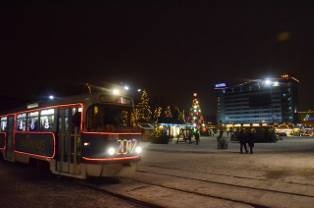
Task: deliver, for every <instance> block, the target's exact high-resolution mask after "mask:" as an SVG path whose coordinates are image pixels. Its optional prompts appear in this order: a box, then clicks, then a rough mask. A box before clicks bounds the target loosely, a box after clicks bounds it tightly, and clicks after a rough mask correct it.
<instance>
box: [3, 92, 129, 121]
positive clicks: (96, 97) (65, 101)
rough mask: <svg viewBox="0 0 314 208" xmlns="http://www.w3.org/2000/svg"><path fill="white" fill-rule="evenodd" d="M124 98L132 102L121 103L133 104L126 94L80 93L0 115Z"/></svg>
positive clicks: (108, 102) (38, 102) (34, 103)
mask: <svg viewBox="0 0 314 208" xmlns="http://www.w3.org/2000/svg"><path fill="white" fill-rule="evenodd" d="M108 98H109V99H108ZM122 98H124V99H127V100H129V102H130V103H128V104H127V103H120V104H121V105H126V106H132V105H133V99H132V98H131V97H129V96H125V95H119V96H116V95H112V94H110V93H106V92H101V93H93V94H92V95H90V94H80V95H74V96H68V97H62V98H55V99H54V100H45V101H37V102H32V103H26V104H25V105H24V106H23V107H19V108H15V109H12V110H6V111H2V112H0V116H1V115H5V114H13V113H16V112H22V111H32V110H36V109H41V108H49V107H50V106H59V105H70V104H80V103H81V104H88V103H106V104H110V103H112V104H119V103H118V102H114V100H116V99H122ZM100 99H104V100H102V101H101V100H100ZM111 100H112V101H111Z"/></svg>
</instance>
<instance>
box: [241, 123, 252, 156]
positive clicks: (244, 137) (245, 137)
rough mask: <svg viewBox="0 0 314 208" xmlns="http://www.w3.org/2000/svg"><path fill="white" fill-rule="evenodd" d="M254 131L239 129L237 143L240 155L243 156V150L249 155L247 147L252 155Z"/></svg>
mask: <svg viewBox="0 0 314 208" xmlns="http://www.w3.org/2000/svg"><path fill="white" fill-rule="evenodd" d="M255 133H256V132H255V129H245V128H243V129H240V132H239V135H238V137H239V141H240V153H241V154H243V148H244V150H245V153H249V151H248V148H247V145H248V146H249V148H250V153H251V154H253V153H254V151H253V150H254V140H255Z"/></svg>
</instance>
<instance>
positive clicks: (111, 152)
mask: <svg viewBox="0 0 314 208" xmlns="http://www.w3.org/2000/svg"><path fill="white" fill-rule="evenodd" d="M115 153H116V150H115V148H113V147H109V148H108V150H107V154H108V155H110V156H113V155H114V154H115Z"/></svg>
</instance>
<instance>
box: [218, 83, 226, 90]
mask: <svg viewBox="0 0 314 208" xmlns="http://www.w3.org/2000/svg"><path fill="white" fill-rule="evenodd" d="M225 87H227V84H226V83H218V84H215V89H222V88H225Z"/></svg>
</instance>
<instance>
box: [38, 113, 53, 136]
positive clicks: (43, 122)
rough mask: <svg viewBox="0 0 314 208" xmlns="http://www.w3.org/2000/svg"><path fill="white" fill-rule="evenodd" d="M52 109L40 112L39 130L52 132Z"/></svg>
mask: <svg viewBox="0 0 314 208" xmlns="http://www.w3.org/2000/svg"><path fill="white" fill-rule="evenodd" d="M54 114H55V110H54V109H48V110H42V111H40V129H41V130H44V131H52V130H53V129H54Z"/></svg>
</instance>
